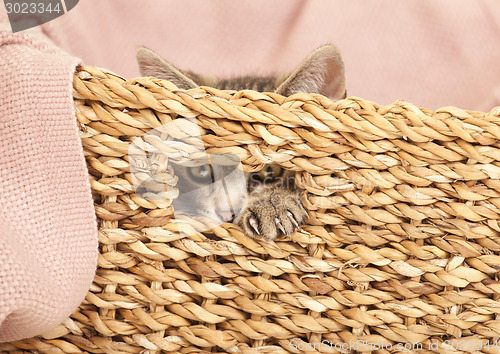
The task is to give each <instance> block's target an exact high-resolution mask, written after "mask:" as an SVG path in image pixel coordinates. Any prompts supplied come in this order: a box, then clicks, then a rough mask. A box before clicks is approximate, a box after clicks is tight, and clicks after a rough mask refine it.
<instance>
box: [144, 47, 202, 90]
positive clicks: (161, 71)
mask: <svg viewBox="0 0 500 354" xmlns="http://www.w3.org/2000/svg"><path fill="white" fill-rule="evenodd" d="M136 57H137V62H138V63H139V70H140V72H141V75H144V76H154V77H156V78H158V79H164V80H168V81H170V82H172V83H173V84H175V86H177V87H178V88H180V89H182V90H189V89H192V88H195V87H198V85H197V84H196V83H195V82H194V81H193V80H191V79H190V78H189V77H187V76H186V75H185V74H184V73H183V72H182V71H180V70H179V69H177V68H176V67H174V66H173V65H171V64H169V63H168V62H167V61H166V60H165V59H163V58H162V57H161V56H159V55H158V54H156V53H155V52H153V51H152V50H150V49H147V48H144V47H142V48H139V49H138V50H137V55H136Z"/></svg>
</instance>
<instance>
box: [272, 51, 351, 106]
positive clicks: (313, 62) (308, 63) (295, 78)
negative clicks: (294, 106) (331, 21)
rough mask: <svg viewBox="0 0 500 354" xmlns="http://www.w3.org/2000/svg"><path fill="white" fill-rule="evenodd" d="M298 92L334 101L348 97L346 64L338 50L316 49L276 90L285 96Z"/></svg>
mask: <svg viewBox="0 0 500 354" xmlns="http://www.w3.org/2000/svg"><path fill="white" fill-rule="evenodd" d="M298 92H306V93H319V94H322V95H323V96H327V97H329V98H331V99H334V100H335V99H341V98H345V97H346V89H345V68H344V62H343V61H342V57H341V55H340V52H339V50H338V49H337V48H335V47H334V46H331V45H326V46H323V47H320V48H318V49H316V50H315V51H314V52H312V53H311V54H309V55H308V56H307V58H306V59H304V61H303V62H302V64H300V66H299V67H298V68H297V69H296V70H295V71H294V72H293V73H292V74H291V75H290V76H288V77H287V78H286V79H285V81H283V83H282V84H281V85H280V86H279V87H278V88H277V90H276V93H279V94H281V95H283V96H290V95H293V94H294V93H298Z"/></svg>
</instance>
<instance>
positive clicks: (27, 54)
mask: <svg viewBox="0 0 500 354" xmlns="http://www.w3.org/2000/svg"><path fill="white" fill-rule="evenodd" d="M0 20H2V17H1V15H0ZM3 20H4V19H3ZM77 64H78V59H76V58H74V57H72V56H70V55H68V54H66V53H65V52H63V51H62V50H60V49H59V48H57V47H56V46H54V45H53V44H52V43H51V42H50V41H48V40H47V38H45V37H44V36H43V35H42V34H41V32H40V30H32V31H27V33H20V34H12V32H11V30H10V26H9V25H8V24H6V22H5V21H0V83H1V84H0V342H2V341H9V340H16V339H20V338H24V337H30V336H34V335H38V334H40V333H42V332H44V331H46V330H49V329H51V328H53V327H55V326H56V325H58V324H59V323H61V322H62V321H63V320H64V319H65V318H66V317H68V316H69V315H70V314H71V313H72V312H73V311H74V310H75V308H76V307H77V306H78V305H79V304H80V303H81V301H82V300H83V298H84V297H85V294H86V293H87V291H88V289H89V287H90V284H91V282H92V279H93V276H94V274H95V269H96V264H97V254H98V253H97V227H96V221H95V212H94V208H93V203H92V197H91V193H90V185H89V182H88V172H87V168H86V164H85V160H84V157H83V150H82V146H81V142H80V139H79V136H78V131H77V125H76V119H75V114H74V108H73V99H72V95H71V90H72V76H73V72H74V70H75V66H76V65H77Z"/></svg>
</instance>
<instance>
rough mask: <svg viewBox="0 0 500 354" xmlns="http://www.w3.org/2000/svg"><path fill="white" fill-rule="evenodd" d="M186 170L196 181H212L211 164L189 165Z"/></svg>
mask: <svg viewBox="0 0 500 354" xmlns="http://www.w3.org/2000/svg"><path fill="white" fill-rule="evenodd" d="M188 172H189V174H190V175H191V177H192V178H193V179H195V180H196V181H198V182H203V183H212V182H213V174H212V166H210V165H209V164H205V165H201V166H196V167H190V168H188Z"/></svg>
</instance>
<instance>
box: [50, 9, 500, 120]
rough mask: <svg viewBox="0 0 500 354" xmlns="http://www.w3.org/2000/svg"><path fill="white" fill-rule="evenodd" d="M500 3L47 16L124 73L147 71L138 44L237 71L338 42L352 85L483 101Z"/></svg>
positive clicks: (75, 43) (73, 47) (284, 67)
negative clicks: (141, 63) (137, 54)
mask: <svg viewBox="0 0 500 354" xmlns="http://www.w3.org/2000/svg"><path fill="white" fill-rule="evenodd" d="M499 14H500V2H498V1H495V0H492V1H481V0H479V1H477V0H439V1H435V0H407V1H399V0H382V1H363V0H352V1H345V0H312V1H303V0H286V1H279V0H252V1H244V2H241V1H224V0H211V1H197V0H184V1H177V0H146V1H141V2H132V1H126V0H114V1H98V0H85V1H80V3H79V4H78V5H77V7H76V8H75V9H74V10H72V11H71V12H70V13H69V14H67V15H65V16H63V17H62V18H60V19H56V20H55V21H53V22H50V23H49V24H48V25H47V26H46V28H47V29H48V30H50V31H51V32H50V33H51V37H52V38H54V40H55V41H56V43H58V44H59V45H60V46H62V47H63V48H65V49H67V50H68V51H69V52H70V53H72V54H74V55H76V56H78V57H80V58H82V59H83V61H84V62H85V63H87V64H91V65H97V66H101V67H105V68H108V69H110V70H112V71H115V72H117V73H119V74H121V75H124V76H125V77H127V78H128V77H134V76H137V75H139V73H138V70H137V66H136V64H135V56H134V52H135V49H136V48H137V47H138V46H140V45H145V46H147V47H149V48H151V49H153V50H155V51H157V52H159V53H160V54H161V55H162V56H164V57H165V58H166V59H167V60H169V61H171V62H172V63H173V64H176V65H177V66H179V67H181V68H183V69H192V70H196V71H199V72H203V73H214V74H217V75H221V76H229V75H238V74H248V73H263V74H264V73H267V72H284V71H289V70H291V69H293V68H294V67H295V66H296V65H298V64H299V63H300V61H301V60H302V59H303V58H304V57H305V56H306V55H307V54H308V53H309V52H310V51H312V50H313V49H315V48H316V47H318V46H320V45H322V44H325V43H332V44H334V45H336V46H337V47H338V48H339V49H340V50H341V52H342V53H343V57H344V61H345V65H346V72H347V73H346V76H347V90H348V91H347V92H348V95H353V96H359V97H362V98H365V99H368V100H371V101H375V102H377V103H381V104H389V103H392V102H394V101H395V100H397V99H405V100H407V101H410V102H413V103H415V104H417V105H420V106H424V107H427V108H431V109H436V108H438V107H442V106H447V105H455V106H459V107H461V108H464V109H485V110H486V109H488V108H491V107H492V106H493V105H494V104H495V103H494V102H492V100H493V98H494V95H495V90H497V92H498V91H499V87H500V86H499V85H500V65H499V63H500V15H499Z"/></svg>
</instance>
